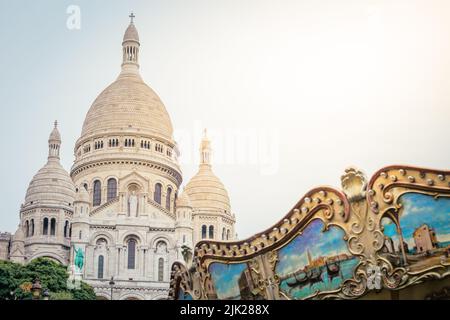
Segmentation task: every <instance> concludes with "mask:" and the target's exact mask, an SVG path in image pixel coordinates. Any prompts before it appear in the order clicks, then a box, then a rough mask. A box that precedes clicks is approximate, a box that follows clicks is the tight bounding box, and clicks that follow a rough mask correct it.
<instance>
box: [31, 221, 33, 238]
mask: <svg viewBox="0 0 450 320" xmlns="http://www.w3.org/2000/svg"><path fill="white" fill-rule="evenodd" d="M31 236H34V219H31Z"/></svg>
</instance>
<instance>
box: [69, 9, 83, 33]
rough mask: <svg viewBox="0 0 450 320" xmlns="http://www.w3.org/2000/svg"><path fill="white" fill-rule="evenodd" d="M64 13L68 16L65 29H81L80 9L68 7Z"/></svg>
mask: <svg viewBox="0 0 450 320" xmlns="http://www.w3.org/2000/svg"><path fill="white" fill-rule="evenodd" d="M66 13H67V14H68V15H69V17H68V18H67V21H66V26H67V29H69V30H80V29H81V9H80V7H79V6H76V5H70V6H68V7H67V10H66Z"/></svg>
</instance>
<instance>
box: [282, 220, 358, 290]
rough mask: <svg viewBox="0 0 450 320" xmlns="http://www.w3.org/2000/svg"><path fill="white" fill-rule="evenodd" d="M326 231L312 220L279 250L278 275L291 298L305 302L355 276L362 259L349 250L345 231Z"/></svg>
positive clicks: (317, 221)
mask: <svg viewBox="0 0 450 320" xmlns="http://www.w3.org/2000/svg"><path fill="white" fill-rule="evenodd" d="M323 228H324V224H323V222H322V221H321V220H319V219H316V220H313V221H312V222H311V223H310V224H309V225H308V226H307V227H306V228H305V229H304V230H303V232H302V233H301V234H300V235H298V236H297V237H296V238H295V239H294V240H293V241H292V242H290V243H289V244H288V245H286V246H285V247H283V248H282V249H280V250H279V252H278V259H279V260H278V263H277V265H276V269H275V272H276V274H277V275H278V276H279V277H280V290H281V292H282V293H283V294H285V295H286V296H287V297H288V298H291V299H304V298H307V297H309V296H312V295H314V294H315V293H317V292H323V291H332V290H335V289H338V288H339V287H340V285H341V284H342V282H343V281H345V280H346V279H350V278H352V277H353V271H354V269H355V267H356V265H357V264H358V262H359V260H358V258H356V257H354V256H352V255H351V254H350V252H349V251H348V249H347V244H346V242H345V241H344V240H343V238H344V231H343V230H341V229H340V228H338V227H335V226H331V227H330V228H329V229H328V230H327V231H323Z"/></svg>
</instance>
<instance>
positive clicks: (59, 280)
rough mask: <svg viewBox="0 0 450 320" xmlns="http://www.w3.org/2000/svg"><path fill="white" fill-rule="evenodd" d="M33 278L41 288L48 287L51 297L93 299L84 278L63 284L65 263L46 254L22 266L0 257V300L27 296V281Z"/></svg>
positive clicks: (29, 283) (65, 275)
mask: <svg viewBox="0 0 450 320" xmlns="http://www.w3.org/2000/svg"><path fill="white" fill-rule="evenodd" d="M36 278H39V279H40V281H41V285H42V290H45V289H48V291H49V292H50V298H51V299H55V300H62V299H63V300H70V299H74V300H94V299H95V292H94V290H93V289H92V287H91V286H89V285H88V284H86V283H84V282H81V287H80V288H78V289H72V290H70V289H68V288H67V279H68V278H69V275H68V273H67V270H66V267H64V266H63V265H61V264H59V263H57V262H55V261H53V260H50V259H47V258H38V259H35V260H33V261H31V262H30V263H29V264H27V265H25V266H22V265H20V264H17V263H14V262H10V261H0V300H6V299H12V298H16V299H31V284H32V283H33V281H34V280H35V279H36ZM11 292H12V293H13V295H11Z"/></svg>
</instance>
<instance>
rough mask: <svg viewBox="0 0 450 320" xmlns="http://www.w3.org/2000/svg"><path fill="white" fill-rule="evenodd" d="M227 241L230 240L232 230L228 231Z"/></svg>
mask: <svg viewBox="0 0 450 320" xmlns="http://www.w3.org/2000/svg"><path fill="white" fill-rule="evenodd" d="M227 240H230V229H228V230H227Z"/></svg>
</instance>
